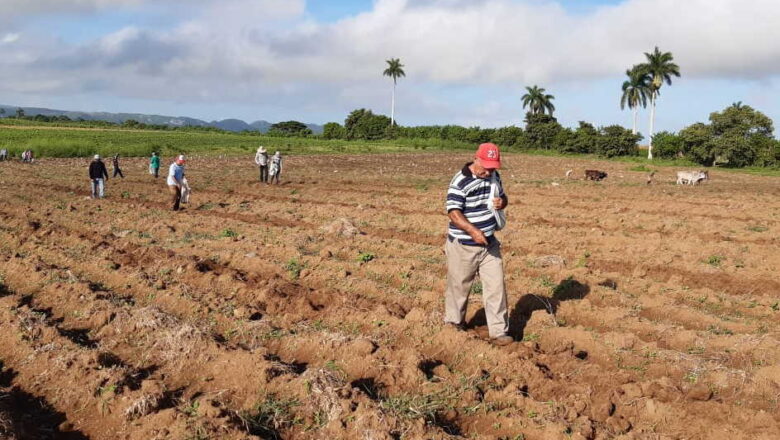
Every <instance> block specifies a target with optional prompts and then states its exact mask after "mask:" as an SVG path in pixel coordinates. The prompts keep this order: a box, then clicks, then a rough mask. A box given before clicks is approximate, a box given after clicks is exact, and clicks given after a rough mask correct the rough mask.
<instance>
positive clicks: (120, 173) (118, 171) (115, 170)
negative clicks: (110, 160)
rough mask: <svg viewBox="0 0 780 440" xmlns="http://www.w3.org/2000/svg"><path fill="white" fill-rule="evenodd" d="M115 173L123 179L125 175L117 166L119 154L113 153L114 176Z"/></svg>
mask: <svg viewBox="0 0 780 440" xmlns="http://www.w3.org/2000/svg"><path fill="white" fill-rule="evenodd" d="M117 174H118V175H119V177H121V178H123V179H124V178H125V175H124V174H122V170H121V169H120V168H119V155H118V154H115V155H114V177H116V176H117Z"/></svg>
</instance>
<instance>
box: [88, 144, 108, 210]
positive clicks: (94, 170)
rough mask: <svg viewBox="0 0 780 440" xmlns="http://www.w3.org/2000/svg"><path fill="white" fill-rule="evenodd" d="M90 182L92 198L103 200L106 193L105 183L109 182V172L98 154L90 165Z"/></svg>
mask: <svg viewBox="0 0 780 440" xmlns="http://www.w3.org/2000/svg"><path fill="white" fill-rule="evenodd" d="M89 180H90V181H91V182H92V198H93V199H102V198H103V196H104V193H105V181H106V180H108V170H107V169H106V164H104V163H103V161H102V160H100V155H98V154H96V155H95V157H94V159H93V160H92V163H90V164H89Z"/></svg>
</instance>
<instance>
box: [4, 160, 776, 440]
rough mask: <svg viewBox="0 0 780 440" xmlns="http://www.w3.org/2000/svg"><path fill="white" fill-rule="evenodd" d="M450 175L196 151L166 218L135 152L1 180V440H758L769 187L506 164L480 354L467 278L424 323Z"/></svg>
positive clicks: (767, 303)
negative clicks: (102, 183) (461, 322)
mask: <svg viewBox="0 0 780 440" xmlns="http://www.w3.org/2000/svg"><path fill="white" fill-rule="evenodd" d="M468 158H469V156H468V155H467V154H466V155H464V154H461V153H458V154H451V155H445V154H424V155H423V154H414V155H412V154H406V155H405V154H401V155H366V156H308V157H290V158H288V159H287V161H286V170H285V175H284V176H283V177H284V178H283V179H282V180H283V185H280V186H266V185H259V184H258V183H257V182H256V174H257V173H256V169H255V168H253V167H252V166H251V158H241V159H238V158H227V159H224V158H214V157H193V158H191V160H190V161H189V163H188V171H187V174H188V178H189V180H190V183H191V185H192V187H193V195H192V199H191V201H190V203H189V204H188V205H186V209H185V210H183V211H181V212H171V211H169V210H168V208H169V200H168V199H169V196H168V193H167V191H166V188H165V184H164V180H163V178H160V179H159V180H156V181H155V179H154V178H153V177H151V176H149V175H148V174H147V173H146V172H145V166H146V161H145V160H142V159H131V160H126V161H125V162H124V171H125V174H126V176H127V177H126V178H125V179H124V180H119V179H116V180H115V179H111V180H109V182H108V184H107V198H106V199H104V200H99V201H96V200H91V199H89V182H88V179H87V178H86V175H87V169H86V168H87V165H88V161H85V160H68V159H63V160H43V161H40V162H38V163H35V164H32V165H23V164H19V163H7V162H6V163H0V187H1V188H2V193H1V194H0V276H1V277H2V278H1V281H2V285H1V289H0V367H1V370H0V437H2V438H17V439H47V438H52V439H54V438H57V439H59V438H66V439H86V438H89V439H138V440H141V439H144V440H146V439H243V438H258V437H259V438H281V439H330V438H333V439H342V438H343V439H353V438H354V439H401V438H403V439H445V438H479V439H500V438H505V439H611V438H631V439H777V438H780V410H779V409H778V399H779V398H780V344H778V341H779V340H780V319H778V318H780V304H779V303H778V302H779V301H780V275H778V272H777V270H778V268H780V251H778V249H780V248H779V247H778V246H779V245H780V239H778V236H779V235H780V234H779V233H780V179H778V178H772V177H758V176H750V175H746V174H736V173H728V172H725V171H719V170H714V171H711V172H710V177H711V180H710V181H709V182H706V183H704V184H703V185H700V186H695V187H693V186H685V187H683V186H676V185H674V180H675V178H674V172H675V171H677V170H676V169H672V168H663V169H661V170H659V171H658V173H657V174H656V176H655V182H654V183H653V184H651V185H647V184H646V182H645V181H646V173H644V172H636V171H630V167H631V165H628V164H621V163H614V162H596V161H588V160H578V159H568V158H567V159H562V158H541V157H526V156H519V155H517V156H513V155H509V156H508V157H507V159H506V161H507V163H508V165H509V166H508V167H507V168H506V169H505V170H504V171H503V173H502V176H503V179H504V184H505V187H506V190H507V194H508V195H509V198H510V207H509V208H508V217H509V225H508V227H507V229H506V230H504V231H502V232H500V233H499V237H500V240H501V241H502V243H503V254H504V267H505V273H506V279H507V286H508V296H509V303H510V308H511V317H510V319H511V323H510V327H511V331H512V333H513V335H514V336H515V337H516V339H517V340H518V342H516V343H514V344H511V345H509V346H506V347H496V346H493V345H491V344H490V343H489V342H488V341H487V339H486V338H487V331H486V327H485V320H484V311H482V310H481V308H482V307H481V298H480V295H479V293H480V288H479V285H475V287H474V289H473V290H474V295H473V296H472V300H471V304H470V306H469V312H468V318H469V322H468V326H467V330H466V331H464V332H459V331H457V330H455V329H453V328H445V327H444V326H443V325H442V322H441V321H442V314H443V296H444V285H445V273H446V272H445V270H446V268H445V260H444V255H443V244H444V231H445V229H446V216H445V213H444V194H445V191H446V187H447V184H448V183H449V180H450V178H451V177H452V175H453V174H454V173H455V171H457V170H458V169H460V167H461V166H462V164H463V163H464V162H465V161H466V160H467V159H468ZM109 168H110V167H109ZM570 168H571V169H574V170H575V172H574V176H575V177H579V178H575V179H566V178H565V177H564V173H565V172H566V170H567V169H570ZM586 168H594V169H602V170H605V171H607V172H608V173H609V177H608V178H607V179H606V180H605V181H603V182H586V181H584V180H582V179H581V177H582V175H583V170H584V169H586Z"/></svg>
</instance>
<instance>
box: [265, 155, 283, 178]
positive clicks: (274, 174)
mask: <svg viewBox="0 0 780 440" xmlns="http://www.w3.org/2000/svg"><path fill="white" fill-rule="evenodd" d="M269 174H270V175H271V181H270V182H268V184H269V185H270V184H271V183H273V182H274V180H276V184H277V185H278V184H279V176H281V175H282V153H280V152H278V151H277V152H276V153H274V155H273V156H271V169H270V171H269Z"/></svg>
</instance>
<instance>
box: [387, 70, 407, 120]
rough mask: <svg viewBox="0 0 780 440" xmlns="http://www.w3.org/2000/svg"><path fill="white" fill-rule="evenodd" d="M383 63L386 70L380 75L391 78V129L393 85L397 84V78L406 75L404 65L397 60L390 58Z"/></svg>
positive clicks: (393, 118)
mask: <svg viewBox="0 0 780 440" xmlns="http://www.w3.org/2000/svg"><path fill="white" fill-rule="evenodd" d="M385 62H386V63H387V69H385V71H384V72H383V73H382V75H384V76H389V77H390V78H393V103H392V107H391V108H390V127H393V126H394V124H395V85H396V83H397V82H398V78H399V77H401V76H406V73H405V72H404V69H403V67H404V65H403V64H401V60H400V59H399V58H390V59H389V60H385Z"/></svg>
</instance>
